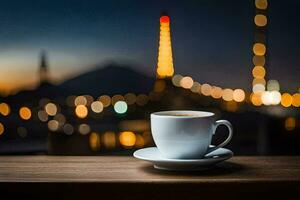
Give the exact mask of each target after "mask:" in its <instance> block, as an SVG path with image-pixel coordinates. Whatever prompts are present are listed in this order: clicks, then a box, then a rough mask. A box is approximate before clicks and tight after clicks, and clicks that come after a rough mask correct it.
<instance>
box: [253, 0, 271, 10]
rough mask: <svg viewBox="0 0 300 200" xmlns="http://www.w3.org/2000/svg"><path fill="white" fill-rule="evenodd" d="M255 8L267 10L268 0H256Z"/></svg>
mask: <svg viewBox="0 0 300 200" xmlns="http://www.w3.org/2000/svg"><path fill="white" fill-rule="evenodd" d="M255 6H256V8H258V9H261V10H265V9H267V7H268V1H267V0H255Z"/></svg>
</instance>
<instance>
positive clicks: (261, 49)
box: [253, 43, 266, 56]
mask: <svg viewBox="0 0 300 200" xmlns="http://www.w3.org/2000/svg"><path fill="white" fill-rule="evenodd" d="M253 53H254V54H255V55H258V56H263V55H265V53H266V46H265V45H264V44H262V43H255V44H254V45H253Z"/></svg>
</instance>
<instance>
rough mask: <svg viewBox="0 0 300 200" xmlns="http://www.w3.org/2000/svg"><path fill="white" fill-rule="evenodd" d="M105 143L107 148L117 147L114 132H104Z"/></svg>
mask: <svg viewBox="0 0 300 200" xmlns="http://www.w3.org/2000/svg"><path fill="white" fill-rule="evenodd" d="M103 143H104V146H105V147H106V148H107V149H112V148H115V147H116V136H115V133H114V132H110V131H108V132H105V133H104V134H103Z"/></svg>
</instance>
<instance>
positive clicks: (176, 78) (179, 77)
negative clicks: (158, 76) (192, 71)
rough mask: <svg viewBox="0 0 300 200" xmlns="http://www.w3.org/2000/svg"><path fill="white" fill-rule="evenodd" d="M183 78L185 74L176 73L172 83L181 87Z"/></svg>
mask: <svg viewBox="0 0 300 200" xmlns="http://www.w3.org/2000/svg"><path fill="white" fill-rule="evenodd" d="M182 78H183V76H181V75H179V74H176V75H174V76H173V78H172V83H173V85H175V86H176V87H180V81H181V79H182Z"/></svg>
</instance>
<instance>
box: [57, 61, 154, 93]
mask: <svg viewBox="0 0 300 200" xmlns="http://www.w3.org/2000/svg"><path fill="white" fill-rule="evenodd" d="M154 82H155V78H154V77H149V76H146V75H144V74H142V73H139V72H137V71H134V70H132V69H131V67H130V66H126V65H116V64H109V65H107V66H105V67H103V66H97V67H95V69H94V70H92V71H89V72H86V73H84V74H81V75H79V76H76V77H74V78H71V79H69V80H67V81H65V82H63V83H61V84H60V85H59V87H60V88H61V89H63V90H65V91H66V92H68V93H71V94H75V95H80V94H89V95H92V96H98V95H101V94H107V95H113V94H125V93H128V92H132V93H148V92H150V91H151V90H152V88H153V85H154Z"/></svg>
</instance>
